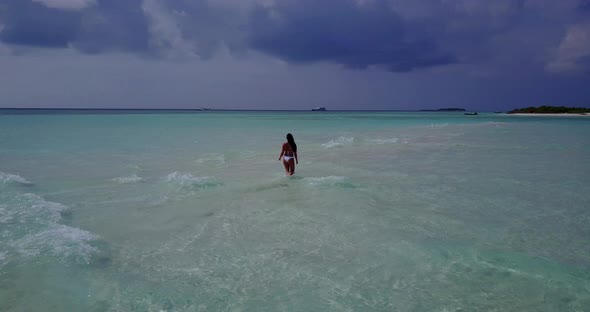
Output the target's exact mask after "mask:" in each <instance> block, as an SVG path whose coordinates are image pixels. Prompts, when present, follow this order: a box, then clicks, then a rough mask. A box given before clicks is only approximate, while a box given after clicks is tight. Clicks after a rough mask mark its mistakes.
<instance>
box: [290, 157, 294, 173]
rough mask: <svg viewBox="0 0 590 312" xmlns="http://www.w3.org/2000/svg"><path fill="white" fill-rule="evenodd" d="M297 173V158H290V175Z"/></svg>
mask: <svg viewBox="0 0 590 312" xmlns="http://www.w3.org/2000/svg"><path fill="white" fill-rule="evenodd" d="M294 173H295V160H294V159H290V160H289V175H293V174H294Z"/></svg>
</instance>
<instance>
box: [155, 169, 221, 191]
mask: <svg viewBox="0 0 590 312" xmlns="http://www.w3.org/2000/svg"><path fill="white" fill-rule="evenodd" d="M164 181H165V182H169V183H172V184H175V185H180V186H182V187H198V188H204V187H211V186H219V185H221V183H219V182H217V181H215V179H214V178H213V177H195V176H193V175H192V174H190V173H181V172H178V171H174V172H172V173H170V174H169V175H167V176H166V177H164Z"/></svg>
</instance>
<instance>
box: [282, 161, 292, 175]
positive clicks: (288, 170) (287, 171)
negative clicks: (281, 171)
mask: <svg viewBox="0 0 590 312" xmlns="http://www.w3.org/2000/svg"><path fill="white" fill-rule="evenodd" d="M283 166H285V173H286V174H287V175H289V174H290V173H291V168H289V163H288V162H287V161H285V160H284V159H283Z"/></svg>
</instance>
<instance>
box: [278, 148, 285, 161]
mask: <svg viewBox="0 0 590 312" xmlns="http://www.w3.org/2000/svg"><path fill="white" fill-rule="evenodd" d="M283 155H285V144H283V147H281V155H279V160H281V158H282V157H283Z"/></svg>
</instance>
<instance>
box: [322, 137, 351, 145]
mask: <svg viewBox="0 0 590 312" xmlns="http://www.w3.org/2000/svg"><path fill="white" fill-rule="evenodd" d="M353 142H354V138H352V137H344V136H341V137H339V138H337V139H335V140H331V141H330V142H328V143H324V144H322V146H323V147H324V148H333V147H342V146H345V145H350V144H352V143H353Z"/></svg>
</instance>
